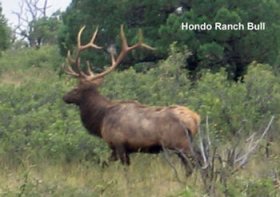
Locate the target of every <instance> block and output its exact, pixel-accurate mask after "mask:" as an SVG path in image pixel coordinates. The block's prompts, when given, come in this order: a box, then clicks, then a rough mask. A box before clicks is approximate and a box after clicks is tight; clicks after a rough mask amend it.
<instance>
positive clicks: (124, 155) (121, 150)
mask: <svg viewBox="0 0 280 197" xmlns="http://www.w3.org/2000/svg"><path fill="white" fill-rule="evenodd" d="M115 150H116V155H117V157H119V158H120V160H121V162H122V164H124V165H129V164H130V160H129V155H128V152H127V151H126V149H125V147H124V146H123V145H118V146H117V147H116V149H115Z"/></svg>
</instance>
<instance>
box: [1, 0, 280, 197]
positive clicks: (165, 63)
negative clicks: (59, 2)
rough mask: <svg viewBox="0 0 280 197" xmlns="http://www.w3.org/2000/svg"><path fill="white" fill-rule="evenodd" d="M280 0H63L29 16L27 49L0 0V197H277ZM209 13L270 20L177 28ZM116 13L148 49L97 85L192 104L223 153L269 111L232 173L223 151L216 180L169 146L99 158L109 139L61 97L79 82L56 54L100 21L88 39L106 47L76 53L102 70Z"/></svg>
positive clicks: (156, 102)
mask: <svg viewBox="0 0 280 197" xmlns="http://www.w3.org/2000/svg"><path fill="white" fill-rule="evenodd" d="M178 7H179V8H181V9H182V10H181V11H178V10H177V11H176V8H178ZM279 9H280V4H279V2H278V1H276V0H248V1H246V2H245V1H244V2H243V1H235V2H231V1H229V0H215V1H211V2H208V1H205V0H198V1H189V2H186V1H179V0H155V1H150V0H142V1H140V0H135V1H128V0H122V1H117V0H114V1H113V0H105V1H104V0H102V1H100V0H98V1H97V0H95V1H93V0H83V1H78V0H72V2H71V4H70V6H69V7H68V9H67V10H66V11H65V12H64V13H59V12H58V13H56V14H54V15H52V16H51V17H46V18H44V17H39V18H37V19H36V20H34V21H30V27H32V28H31V29H32V31H30V32H29V34H28V35H30V36H31V37H32V39H33V40H37V41H36V42H37V44H38V43H40V44H38V45H36V46H37V47H34V48H32V47H27V46H24V41H23V42H21V41H16V42H15V43H10V36H11V35H9V34H10V33H9V32H10V29H9V27H8V26H7V23H6V19H5V17H4V16H3V15H2V7H1V4H0V52H1V55H0V196H8V197H10V196H21V197H23V196H28V197H29V196H50V197H53V196H57V197H60V196H66V197H68V196H82V197H87V196H90V197H92V196H114V197H118V196H120V197H123V196H133V197H134V196H136V197H138V196H139V197H141V196H145V197H146V196H180V197H189V196H190V197H193V196H198V197H200V196H207V192H208V195H210V196H211V195H212V196H232V197H233V196H244V197H245V196H252V197H255V196H261V197H263V196H269V197H278V196H280V157H279V154H280V151H279V150H280V148H279V141H280V138H279V136H278V134H279V130H280V116H279V115H280V69H279V68H280V67H279V62H280V61H279V60H280V52H279V50H280V44H279V33H280V20H279V19H280V15H279ZM93 13H94V14H93ZM109 13H110V14H109ZM215 21H219V22H224V23H234V22H242V23H246V22H248V21H250V22H255V23H259V22H265V23H266V26H267V29H266V30H265V31H222V32H219V31H182V30H181V29H180V26H181V23H182V22H189V23H204V22H205V23H209V24H213V23H214V22H215ZM120 24H125V27H126V28H125V32H126V34H127V37H128V40H131V41H132V43H135V42H134V41H135V40H136V35H137V34H136V33H137V31H138V28H141V29H142V30H143V32H144V37H145V42H146V43H148V44H150V45H151V46H154V47H156V48H157V50H156V51H154V52H151V51H144V50H138V51H137V53H134V52H133V53H132V54H130V55H129V56H128V57H127V58H126V59H125V61H124V63H123V65H120V69H118V70H117V71H115V72H113V73H112V74H110V75H108V76H107V77H106V78H105V80H104V82H103V85H102V87H101V88H100V91H101V92H102V94H103V95H105V96H107V97H108V98H110V99H114V100H137V101H139V102H141V103H143V104H146V105H152V106H166V105H173V104H179V105H184V106H187V107H189V108H190V109H192V110H194V111H196V112H198V113H199V114H200V115H201V118H202V122H201V128H200V129H201V131H206V130H209V133H210V137H211V141H212V144H213V146H215V147H217V149H216V150H217V152H218V154H217V155H222V156H223V157H221V158H227V157H226V155H227V153H228V150H227V148H228V147H232V145H233V144H234V143H236V142H238V141H241V142H246V139H247V137H248V136H250V135H252V133H253V132H258V133H261V132H262V131H264V130H265V128H266V127H267V124H268V122H269V120H271V117H272V116H274V117H275V118H274V121H273V122H272V125H271V127H270V130H269V133H268V136H266V137H265V139H264V140H263V141H261V143H260V144H259V147H257V149H256V151H255V152H254V154H252V155H251V157H250V158H249V162H248V164H246V165H245V167H244V168H242V169H238V170H237V171H236V172H235V173H234V174H230V171H229V170H228V169H227V168H231V166H229V162H228V161H222V160H221V159H220V157H217V158H216V160H217V161H218V160H219V159H220V161H219V162H220V163H218V162H217V163H218V164H216V165H220V166H221V167H220V166H217V168H216V169H214V170H216V171H215V172H216V173H218V174H217V177H218V178H220V179H224V180H217V177H216V179H213V180H214V182H210V183H209V184H205V179H204V178H205V177H203V176H201V174H200V172H203V171H199V170H196V171H195V173H194V174H193V175H192V176H191V177H188V178H186V177H185V176H184V174H185V173H184V169H183V167H182V166H181V165H180V162H179V160H178V159H177V157H173V155H172V154H170V155H169V157H166V154H163V153H161V154H159V155H147V154H134V155H132V158H131V162H132V164H131V166H129V167H124V166H122V165H121V164H120V163H119V162H115V163H109V162H108V156H109V155H110V151H109V149H108V147H107V145H106V144H105V143H104V142H103V141H102V139H99V138H96V137H94V136H90V135H89V134H88V133H87V131H86V129H85V128H84V127H83V126H82V124H81V121H80V116H79V111H78V109H77V108H76V107H75V106H70V105H66V104H65V103H63V101H62V96H63V95H64V94H65V93H66V92H67V91H69V90H70V89H72V88H73V87H75V85H76V81H75V80H73V79H71V78H69V77H68V76H66V75H65V74H64V73H63V71H62V69H61V65H62V64H63V63H64V59H65V55H66V52H67V50H68V49H70V50H72V49H73V48H74V47H75V44H76V35H77V32H78V30H79V29H80V27H81V26H82V25H86V26H87V28H86V29H85V32H84V35H83V37H82V42H83V43H84V42H86V41H87V40H88V38H89V36H90V34H91V33H92V30H93V29H94V28H95V27H96V26H97V25H99V30H100V31H99V34H98V36H97V44H98V45H101V46H104V50H99V51H95V52H93V51H92V50H90V51H89V52H85V53H84V54H82V56H83V57H82V58H83V59H82V60H84V59H89V60H92V63H93V65H94V69H95V70H96V71H100V70H102V67H103V65H106V64H107V63H108V61H109V60H108V57H109V56H108V54H107V53H106V47H108V46H110V45H111V44H115V43H116V49H117V50H118V49H119V43H118V40H119V36H118V32H119V26H120ZM54 29H55V31H53V30H54ZM23 33H24V32H23ZM57 39H58V40H57ZM39 41H40V42H39ZM29 44H30V46H31V43H29ZM61 54H62V55H61ZM105 61H106V64H105V63H104V62H105ZM83 63H84V62H83V61H82V64H83ZM232 79H234V80H232ZM197 141H198V137H196V138H195V143H197ZM247 142H248V143H249V142H250V140H248V141H247ZM240 144H241V145H242V144H243V143H240ZM245 144H246V143H245ZM241 145H240V146H241ZM224 155H225V156H224ZM227 156H229V155H227ZM216 160H215V161H216ZM225 162H228V163H226V165H224V164H225ZM170 163H171V164H172V165H170ZM219 167H220V168H219ZM217 169H218V170H219V169H221V170H220V171H219V172H217ZM231 170H232V169H231ZM206 178H208V179H206V180H210V178H209V177H206ZM206 185H210V186H213V188H211V190H209V188H206ZM209 191H211V192H212V193H211V192H210V193H209Z"/></svg>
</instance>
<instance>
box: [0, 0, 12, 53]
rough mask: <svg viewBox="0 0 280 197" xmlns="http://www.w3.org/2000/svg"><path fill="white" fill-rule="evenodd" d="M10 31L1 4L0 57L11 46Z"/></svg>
mask: <svg viewBox="0 0 280 197" xmlns="http://www.w3.org/2000/svg"><path fill="white" fill-rule="evenodd" d="M9 33H10V29H9V27H8V25H7V20H6V19H5V17H4V15H3V14H2V4H1V2H0V55H1V51H3V50H5V49H7V48H8V47H9V44H10V36H9Z"/></svg>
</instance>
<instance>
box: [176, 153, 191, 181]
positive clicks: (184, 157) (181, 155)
mask: <svg viewBox="0 0 280 197" xmlns="http://www.w3.org/2000/svg"><path fill="white" fill-rule="evenodd" d="M177 155H178V157H179V158H180V160H181V162H182V164H183V166H184V168H185V172H186V176H190V175H191V174H192V172H193V165H192V162H191V161H190V158H189V157H187V155H186V154H185V153H183V152H178V153H177Z"/></svg>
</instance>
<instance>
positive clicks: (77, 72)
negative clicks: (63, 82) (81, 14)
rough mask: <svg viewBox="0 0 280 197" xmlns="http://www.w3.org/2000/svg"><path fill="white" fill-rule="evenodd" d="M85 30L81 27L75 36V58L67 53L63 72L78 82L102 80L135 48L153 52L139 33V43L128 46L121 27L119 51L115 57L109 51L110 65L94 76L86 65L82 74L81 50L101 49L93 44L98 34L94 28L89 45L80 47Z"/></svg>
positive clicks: (88, 65)
mask: <svg viewBox="0 0 280 197" xmlns="http://www.w3.org/2000/svg"><path fill="white" fill-rule="evenodd" d="M84 29H85V26H83V27H82V28H81V29H80V31H79V33H78V36H77V52H76V56H75V57H74V58H73V57H72V56H71V54H70V51H68V54H67V62H68V65H67V66H64V70H65V72H66V73H67V74H69V75H71V76H74V77H76V78H79V79H80V80H86V81H94V80H97V79H100V78H103V77H104V76H105V75H107V74H108V73H110V72H112V71H113V70H114V69H115V68H116V67H117V66H118V65H119V64H120V62H121V61H122V60H123V58H124V57H125V56H126V55H127V54H128V52H130V51H132V50H133V49H136V48H140V47H143V48H146V49H150V50H154V48H153V47H151V46H149V45H147V44H145V43H144V42H143V36H142V33H141V32H139V41H138V42H137V43H136V44H134V45H132V46H129V45H128V43H127V39H126V36H125V33H124V27H123V25H121V29H120V39H121V51H120V53H119V54H118V56H117V57H115V51H114V50H109V53H110V56H111V65H110V66H109V67H108V68H107V69H105V70H104V71H103V72H101V73H98V74H95V73H94V72H93V71H92V70H91V68H90V64H89V63H87V73H85V72H83V71H82V69H81V66H80V64H81V63H80V54H81V52H82V51H83V50H85V49H88V48H95V49H101V48H102V47H100V46H98V45H96V44H94V41H95V38H96V35H97V32H98V28H96V30H95V32H94V33H93V35H92V38H91V40H90V42H89V43H87V44H85V45H82V44H81V34H82V32H83V30H84ZM73 64H74V65H75V67H76V68H75V69H73V68H72V67H71V65H73Z"/></svg>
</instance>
